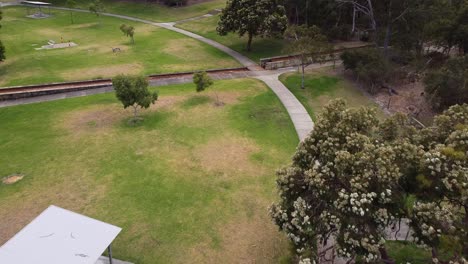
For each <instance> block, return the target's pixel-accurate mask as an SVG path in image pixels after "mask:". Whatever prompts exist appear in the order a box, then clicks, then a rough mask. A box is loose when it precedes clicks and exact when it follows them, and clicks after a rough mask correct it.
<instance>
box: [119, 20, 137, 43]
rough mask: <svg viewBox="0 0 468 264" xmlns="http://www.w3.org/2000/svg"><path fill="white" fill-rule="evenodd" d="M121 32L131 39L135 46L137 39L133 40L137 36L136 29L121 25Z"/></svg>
mask: <svg viewBox="0 0 468 264" xmlns="http://www.w3.org/2000/svg"><path fill="white" fill-rule="evenodd" d="M120 31H122V33H123V34H124V35H125V36H127V37H130V39H131V40H132V44H135V39H134V38H133V35H134V34H135V28H134V27H132V26H127V25H125V24H122V25H120Z"/></svg>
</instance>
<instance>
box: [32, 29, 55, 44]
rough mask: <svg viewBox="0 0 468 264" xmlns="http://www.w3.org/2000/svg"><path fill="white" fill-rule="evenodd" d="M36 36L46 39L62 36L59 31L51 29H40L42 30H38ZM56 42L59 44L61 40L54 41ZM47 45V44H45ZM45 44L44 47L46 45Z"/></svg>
mask: <svg viewBox="0 0 468 264" xmlns="http://www.w3.org/2000/svg"><path fill="white" fill-rule="evenodd" d="M34 32H35V34H37V35H39V36H44V37H56V36H60V34H62V33H60V31H59V30H56V29H51V28H40V29H36V30H35V31H34ZM54 40H55V42H59V41H60V39H58V40H57V39H54ZM45 44H47V43H45ZM45 44H43V45H45Z"/></svg>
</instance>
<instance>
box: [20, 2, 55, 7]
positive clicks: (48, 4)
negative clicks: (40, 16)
mask: <svg viewBox="0 0 468 264" xmlns="http://www.w3.org/2000/svg"><path fill="white" fill-rule="evenodd" d="M21 3H22V4H25V5H33V6H50V5H51V3H46V2H39V1H22V2H21Z"/></svg>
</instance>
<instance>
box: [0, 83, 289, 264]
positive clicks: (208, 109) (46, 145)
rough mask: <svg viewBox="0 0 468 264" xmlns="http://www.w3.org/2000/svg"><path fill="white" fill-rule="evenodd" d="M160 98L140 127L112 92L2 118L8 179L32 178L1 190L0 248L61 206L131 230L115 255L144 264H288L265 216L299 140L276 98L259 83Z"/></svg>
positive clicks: (171, 91)
mask: <svg viewBox="0 0 468 264" xmlns="http://www.w3.org/2000/svg"><path fill="white" fill-rule="evenodd" d="M156 89H157V90H158V91H159V94H160V99H159V101H158V102H157V103H156V105H155V106H153V107H151V108H150V109H148V110H144V111H141V115H142V116H143V117H144V121H143V123H142V124H140V125H138V126H130V125H128V122H127V121H128V120H129V118H130V117H131V115H132V110H131V109H127V110H124V109H123V108H122V107H121V105H120V104H119V103H118V101H117V100H116V99H115V96H114V94H112V93H111V94H100V95H93V96H87V97H80V98H72V99H65V100H59V101H53V102H47V103H38V104H31V105H23V106H15V107H8V108H0V124H2V125H1V126H0V127H1V128H0V149H2V151H1V152H0V178H2V177H3V176H7V175H10V174H14V173H24V174H25V177H24V179H23V180H21V181H20V182H17V183H15V184H13V185H4V184H2V183H1V182H0V215H1V216H2V217H1V219H0V244H2V243H3V242H5V241H6V240H7V239H9V238H10V237H11V236H13V235H14V234H15V233H16V232H18V231H19V230H20V229H21V228H22V227H23V226H24V225H26V224H27V223H28V222H29V221H31V220H32V219H33V218H34V217H35V216H37V214H39V213H40V212H41V211H42V210H44V209H45V208H46V207H47V206H49V205H50V204H55V205H57V206H61V207H64V208H67V209H70V210H74V211H77V212H79V213H84V214H86V215H89V216H91V217H94V218H97V219H100V220H102V221H106V222H109V223H112V224H115V225H117V226H120V227H122V228H123V231H122V233H121V234H120V235H119V237H118V238H117V239H116V241H115V242H114V244H113V249H114V250H113V251H114V256H115V257H116V258H119V259H124V260H128V261H131V262H134V263H138V264H145V263H147V264H153V263H238V262H239V261H243V262H246V263H278V262H281V261H284V260H285V259H287V258H288V255H289V247H288V242H287V239H286V238H285V237H284V235H283V234H281V233H279V232H278V230H277V227H276V226H275V225H274V224H273V223H272V221H271V219H270V218H269V216H268V210H267V208H268V206H269V205H270V204H271V203H272V202H273V201H274V200H275V199H276V197H277V194H276V188H275V180H276V177H275V170H276V169H278V168H279V167H281V166H283V165H286V164H287V163H288V161H289V160H290V157H291V156H292V154H293V153H294V150H295V147H296V145H297V143H298V139H297V135H296V132H295V130H294V128H293V125H292V122H291V121H290V119H289V116H288V115H287V113H286V111H285V109H284V108H283V106H282V105H281V103H280V102H279V100H278V99H277V98H276V96H275V95H274V94H273V92H271V91H270V90H269V89H267V87H266V86H265V85H264V84H263V83H261V82H259V81H256V80H253V79H239V80H230V81H216V82H215V84H214V87H213V88H210V90H208V91H206V92H203V93H199V94H197V93H196V92H195V91H194V90H195V89H194V87H193V84H184V85H173V86H167V87H158V88H156ZM213 89H215V90H216V93H217V94H218V96H219V97H220V98H221V100H222V101H223V102H224V103H225V105H224V106H223V107H217V106H215V105H214V100H215V94H214V92H213ZM3 124H7V125H3Z"/></svg>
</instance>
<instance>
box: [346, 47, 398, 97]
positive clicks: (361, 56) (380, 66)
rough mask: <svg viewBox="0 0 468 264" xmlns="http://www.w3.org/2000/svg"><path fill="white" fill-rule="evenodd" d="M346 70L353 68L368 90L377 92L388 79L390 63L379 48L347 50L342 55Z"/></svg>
mask: <svg viewBox="0 0 468 264" xmlns="http://www.w3.org/2000/svg"><path fill="white" fill-rule="evenodd" d="M341 59H342V60H343V65H344V67H345V69H346V70H351V71H352V72H353V74H354V75H355V76H356V77H357V78H358V80H360V81H363V82H364V84H365V87H366V88H367V90H368V92H370V93H376V92H377V90H378V88H379V87H380V86H382V85H383V84H384V83H385V82H387V81H388V78H389V76H390V71H391V68H390V65H389V62H388V61H387V59H386V58H385V57H384V56H383V54H382V53H381V52H380V51H379V50H377V49H361V50H353V51H346V52H344V53H343V54H342V55H341Z"/></svg>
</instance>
